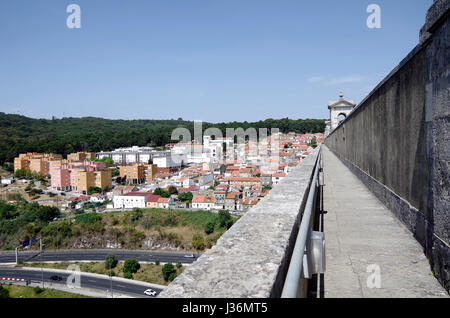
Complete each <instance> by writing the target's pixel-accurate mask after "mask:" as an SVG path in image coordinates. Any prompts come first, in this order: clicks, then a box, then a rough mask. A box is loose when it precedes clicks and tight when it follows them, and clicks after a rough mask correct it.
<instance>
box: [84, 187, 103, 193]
mask: <svg viewBox="0 0 450 318" xmlns="http://www.w3.org/2000/svg"><path fill="white" fill-rule="evenodd" d="M94 193H102V189H101V188H99V187H94V186H90V187H89V188H88V191H87V194H88V195H93V194H94Z"/></svg>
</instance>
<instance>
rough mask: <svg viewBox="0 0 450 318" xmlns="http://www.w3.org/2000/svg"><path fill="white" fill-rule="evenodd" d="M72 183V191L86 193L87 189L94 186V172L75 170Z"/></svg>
mask: <svg viewBox="0 0 450 318" xmlns="http://www.w3.org/2000/svg"><path fill="white" fill-rule="evenodd" d="M73 172H74V178H73V183H72V190H75V191H80V192H87V191H88V189H89V187H92V186H95V174H94V171H86V170H83V169H76V170H74V171H73Z"/></svg>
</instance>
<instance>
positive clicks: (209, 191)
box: [1, 133, 324, 213]
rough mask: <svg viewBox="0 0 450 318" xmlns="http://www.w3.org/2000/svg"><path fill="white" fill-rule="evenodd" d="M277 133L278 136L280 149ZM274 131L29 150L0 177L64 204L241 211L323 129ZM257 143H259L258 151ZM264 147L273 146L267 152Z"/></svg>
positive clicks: (70, 207) (37, 197) (68, 207)
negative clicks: (239, 137) (240, 137)
mask: <svg viewBox="0 0 450 318" xmlns="http://www.w3.org/2000/svg"><path fill="white" fill-rule="evenodd" d="M273 137H278V140H277V141H278V142H277V144H276V146H277V147H278V149H275V151H274V149H273V145H271V138H273ZM271 138H265V139H263V140H261V141H259V142H257V143H256V144H255V143H254V142H253V144H252V141H248V140H247V141H246V142H245V143H243V144H242V145H237V146H236V145H234V144H233V140H232V139H227V138H219V139H213V138H212V137H211V136H204V137H203V144H201V145H199V144H196V143H195V142H194V141H192V143H191V144H184V145H183V144H181V143H178V144H167V145H165V146H164V147H163V148H157V149H156V148H152V147H137V146H133V147H130V148H119V149H116V150H114V151H109V152H103V151H102V152H99V153H92V152H77V153H71V154H68V155H67V157H66V158H63V156H62V155H60V154H41V153H25V154H20V155H19V156H18V157H16V158H15V160H14V175H15V177H12V178H3V179H2V181H1V182H2V184H3V185H4V186H7V185H10V184H13V183H14V182H15V183H17V184H20V183H22V184H27V189H26V191H28V194H29V195H30V200H31V201H35V202H38V203H39V204H43V205H53V206H58V207H59V208H60V209H61V210H62V211H76V210H92V211H97V212H103V211H116V210H119V211H124V210H132V209H136V208H138V209H145V208H150V209H151V208H159V209H195V210H208V211H218V210H228V211H230V212H232V213H233V212H234V213H243V212H246V211H248V209H250V208H251V207H252V206H254V205H256V204H258V202H259V201H260V200H261V199H262V198H264V197H265V196H267V194H268V193H269V192H270V190H271V189H272V187H273V186H275V185H276V184H277V183H278V182H280V181H282V180H283V179H284V178H285V177H286V176H287V174H289V172H290V171H291V170H292V169H293V168H294V167H295V166H297V165H298V164H299V163H300V162H301V161H302V159H304V158H305V157H306V156H308V155H309V152H310V151H311V149H312V148H315V147H316V146H317V144H319V143H321V142H322V141H323V138H324V135H323V134H322V133H316V134H298V133H288V134H281V133H279V134H278V135H277V136H272V137H271ZM252 147H255V148H254V149H259V151H256V152H252V150H251V149H252ZM271 147H272V148H271ZM191 149H192V150H193V151H191ZM261 149H272V150H271V151H272V153H270V151H269V154H270V155H269V156H268V155H267V151H266V152H265V153H264V152H263V151H261ZM275 153H276V157H275V156H274V154H275ZM36 188H37V189H36ZM45 195H46V196H47V198H45Z"/></svg>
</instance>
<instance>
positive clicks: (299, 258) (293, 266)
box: [281, 150, 322, 298]
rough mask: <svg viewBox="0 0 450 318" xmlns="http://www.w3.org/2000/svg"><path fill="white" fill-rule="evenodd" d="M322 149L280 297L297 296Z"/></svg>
mask: <svg viewBox="0 0 450 318" xmlns="http://www.w3.org/2000/svg"><path fill="white" fill-rule="evenodd" d="M321 157H322V150H320V152H319V155H318V157H317V161H316V167H315V169H314V176H313V179H312V181H311V186H310V188H309V193H308V199H307V201H306V205H305V209H304V213H303V217H302V220H301V224H300V228H299V230H298V234H297V239H296V241H295V246H294V251H293V252H292V257H291V261H290V264H289V269H288V273H287V275H286V280H285V283H284V286H283V291H282V294H281V298H297V295H298V289H299V283H300V278H301V275H302V271H303V256H304V255H305V247H306V243H307V241H308V238H309V235H310V220H311V215H312V214H313V211H314V198H315V194H316V190H317V184H318V181H317V180H318V175H319V168H320V166H321Z"/></svg>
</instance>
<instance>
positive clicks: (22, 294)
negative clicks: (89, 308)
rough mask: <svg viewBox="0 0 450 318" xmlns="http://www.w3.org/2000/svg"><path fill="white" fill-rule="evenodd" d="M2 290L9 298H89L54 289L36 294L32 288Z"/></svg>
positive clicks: (21, 287) (8, 286) (4, 286)
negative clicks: (7, 293)
mask: <svg viewBox="0 0 450 318" xmlns="http://www.w3.org/2000/svg"><path fill="white" fill-rule="evenodd" d="M3 288H5V289H7V290H8V291H9V297H10V298H89V297H87V296H83V295H78V294H72V293H68V292H64V291H60V290H55V289H44V290H43V291H42V292H40V293H36V291H35V290H34V288H33V287H26V286H16V285H3Z"/></svg>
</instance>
